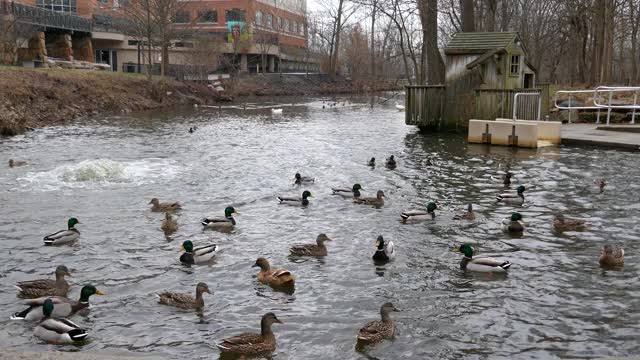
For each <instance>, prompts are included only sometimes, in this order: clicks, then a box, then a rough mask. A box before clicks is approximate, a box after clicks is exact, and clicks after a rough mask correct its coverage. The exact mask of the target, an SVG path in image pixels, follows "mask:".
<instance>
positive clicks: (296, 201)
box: [278, 190, 313, 206]
mask: <svg viewBox="0 0 640 360" xmlns="http://www.w3.org/2000/svg"><path fill="white" fill-rule="evenodd" d="M310 197H313V196H312V195H311V192H310V191H307V190H305V191H303V192H302V197H299V198H298V197H286V196H278V201H280V204H287V205H292V206H307V205H309V198H310Z"/></svg>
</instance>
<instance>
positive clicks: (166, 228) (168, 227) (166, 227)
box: [160, 211, 178, 235]
mask: <svg viewBox="0 0 640 360" xmlns="http://www.w3.org/2000/svg"><path fill="white" fill-rule="evenodd" d="M160 229H162V231H163V232H164V234H165V235H171V234H173V233H174V232H176V231H178V220H176V219H175V218H174V217H173V216H172V215H171V213H170V212H168V211H167V212H166V213H164V220H162V225H160Z"/></svg>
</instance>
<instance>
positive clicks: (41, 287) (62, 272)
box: [15, 265, 71, 298]
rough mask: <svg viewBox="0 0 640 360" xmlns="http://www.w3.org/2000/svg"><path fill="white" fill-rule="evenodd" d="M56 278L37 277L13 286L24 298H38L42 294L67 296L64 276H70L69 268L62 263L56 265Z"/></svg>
mask: <svg viewBox="0 0 640 360" xmlns="http://www.w3.org/2000/svg"><path fill="white" fill-rule="evenodd" d="M55 275H56V279H55V280H52V279H38V280H31V281H21V282H19V283H18V284H17V285H15V287H16V288H17V289H18V290H19V291H20V293H19V294H18V295H19V296H21V297H25V298H39V297H43V296H67V292H68V291H69V284H68V283H67V282H66V281H65V279H64V277H65V276H71V274H70V273H69V269H67V267H66V266H64V265H59V266H58V267H56V271H55Z"/></svg>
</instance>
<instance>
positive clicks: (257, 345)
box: [216, 312, 282, 355]
mask: <svg viewBox="0 0 640 360" xmlns="http://www.w3.org/2000/svg"><path fill="white" fill-rule="evenodd" d="M273 324H282V321H280V320H279V319H278V318H277V317H276V315H275V314H274V313H272V312H269V313H266V314H264V315H263V316H262V321H260V334H256V333H242V334H240V335H236V336H234V337H231V338H227V339H222V342H221V343H220V344H218V345H216V346H217V347H218V349H219V350H220V352H222V353H233V354H244V355H256V354H266V353H272V352H274V351H275V350H276V337H275V336H274V335H273V331H271V325H273Z"/></svg>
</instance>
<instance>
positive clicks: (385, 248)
mask: <svg viewBox="0 0 640 360" xmlns="http://www.w3.org/2000/svg"><path fill="white" fill-rule="evenodd" d="M395 257H396V252H395V251H394V250H393V241H391V240H389V241H385V240H384V238H383V237H382V235H378V238H377V239H376V252H375V253H373V256H372V258H373V260H374V261H380V262H387V261H391V260H393V259H394V258H395Z"/></svg>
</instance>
